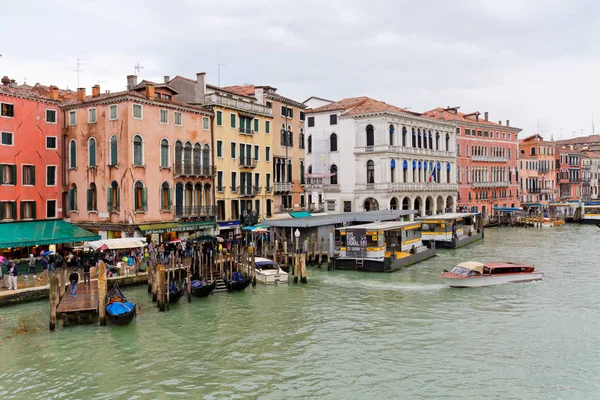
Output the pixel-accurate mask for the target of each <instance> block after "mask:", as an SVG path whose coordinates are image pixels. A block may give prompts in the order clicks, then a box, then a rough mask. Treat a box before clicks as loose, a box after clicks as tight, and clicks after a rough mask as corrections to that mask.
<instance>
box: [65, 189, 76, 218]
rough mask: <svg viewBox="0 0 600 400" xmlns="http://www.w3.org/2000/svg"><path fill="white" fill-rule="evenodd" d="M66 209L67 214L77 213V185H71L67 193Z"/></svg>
mask: <svg viewBox="0 0 600 400" xmlns="http://www.w3.org/2000/svg"><path fill="white" fill-rule="evenodd" d="M67 200H68V207H69V212H71V211H77V185H75V184H72V185H71V188H70V189H69V193H68V198H67Z"/></svg>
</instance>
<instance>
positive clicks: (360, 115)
mask: <svg viewBox="0 0 600 400" xmlns="http://www.w3.org/2000/svg"><path fill="white" fill-rule="evenodd" d="M317 100H319V102H320V101H321V100H320V99H317ZM306 117H307V120H306V129H305V131H306V135H307V144H306V160H307V174H306V178H307V184H306V187H305V190H306V194H305V196H307V200H306V203H307V204H309V207H310V208H312V209H316V208H318V209H323V210H325V211H329V212H332V211H336V212H351V211H371V210H383V209H404V210H416V211H417V212H418V213H419V214H420V215H432V214H440V213H443V212H445V211H455V210H456V200H457V199H456V194H457V185H456V153H455V151H454V149H455V146H456V142H455V140H456V137H455V130H454V126H453V125H452V123H449V122H445V121H439V120H435V119H433V118H429V117H426V116H422V115H421V114H419V113H415V112H410V111H407V110H404V109H402V108H399V107H395V106H392V105H389V104H386V103H383V102H381V101H377V100H374V99H371V98H369V97H356V98H348V99H344V100H340V101H338V102H333V103H328V104H325V105H323V106H321V107H317V108H313V109H308V110H307V112H306Z"/></svg>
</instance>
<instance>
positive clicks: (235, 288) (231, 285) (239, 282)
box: [225, 272, 252, 292]
mask: <svg viewBox="0 0 600 400" xmlns="http://www.w3.org/2000/svg"><path fill="white" fill-rule="evenodd" d="M250 282H252V278H250V277H249V276H248V277H245V278H244V275H243V274H242V273H241V272H234V273H233V274H232V276H231V279H225V285H226V286H227V289H228V290H229V291H230V292H239V291H241V290H244V289H246V288H247V287H248V285H250Z"/></svg>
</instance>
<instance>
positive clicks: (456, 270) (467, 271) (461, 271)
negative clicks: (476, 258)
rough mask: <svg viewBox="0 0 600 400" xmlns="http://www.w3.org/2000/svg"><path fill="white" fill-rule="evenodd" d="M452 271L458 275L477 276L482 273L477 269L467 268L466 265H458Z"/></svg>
mask: <svg viewBox="0 0 600 400" xmlns="http://www.w3.org/2000/svg"><path fill="white" fill-rule="evenodd" d="M450 272H451V273H453V274H456V275H463V276H476V275H481V274H480V273H479V272H477V271H473V270H470V269H469V268H465V267H459V266H456V267H454V268H452V269H451V270H450Z"/></svg>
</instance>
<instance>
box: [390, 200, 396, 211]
mask: <svg viewBox="0 0 600 400" xmlns="http://www.w3.org/2000/svg"><path fill="white" fill-rule="evenodd" d="M397 209H398V199H397V198H395V197H392V199H391V200H390V210H397Z"/></svg>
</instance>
